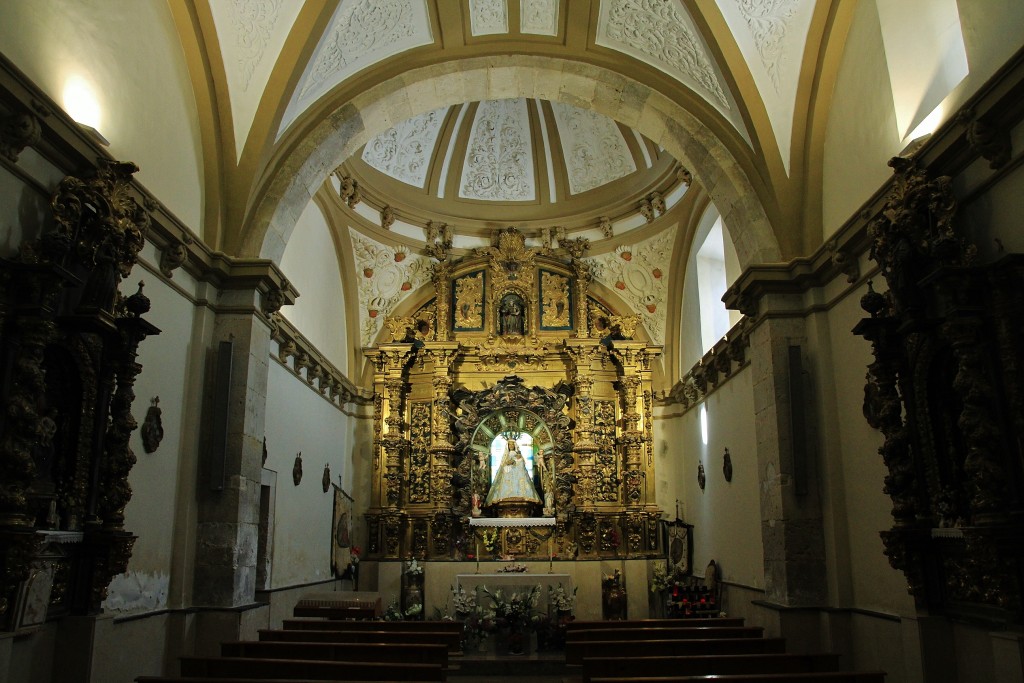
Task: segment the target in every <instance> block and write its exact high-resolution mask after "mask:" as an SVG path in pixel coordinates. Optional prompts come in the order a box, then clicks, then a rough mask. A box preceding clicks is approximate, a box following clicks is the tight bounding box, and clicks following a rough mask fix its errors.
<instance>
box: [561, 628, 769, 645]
mask: <svg viewBox="0 0 1024 683" xmlns="http://www.w3.org/2000/svg"><path fill="white" fill-rule="evenodd" d="M763 635H764V629H763V628H761V627H760V626H701V627H698V628H647V627H645V626H644V627H633V628H617V629H608V628H599V629H592V630H587V629H573V630H571V631H566V634H565V638H566V641H573V642H577V641H584V640H680V639H686V640H688V639H691V638H704V639H710V638H760V637H762V636H763Z"/></svg>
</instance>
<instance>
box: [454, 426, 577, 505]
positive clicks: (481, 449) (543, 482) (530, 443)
mask: <svg viewBox="0 0 1024 683" xmlns="http://www.w3.org/2000/svg"><path fill="white" fill-rule="evenodd" d="M510 439H511V440H514V441H515V442H516V443H517V444H518V446H519V450H520V452H521V453H522V454H523V459H524V460H525V461H526V470H527V473H528V474H529V475H530V480H531V482H532V484H533V487H534V490H535V491H536V493H537V495H538V497H540V498H541V500H543V499H544V498H545V496H546V494H547V493H548V492H549V491H550V492H551V494H552V500H551V507H550V508H549V510H551V512H549V513H547V514H551V513H553V509H554V484H555V470H556V468H557V463H556V460H557V459H556V458H555V457H553V453H554V448H555V439H554V437H553V436H552V434H551V430H550V429H549V428H548V425H547V423H546V422H544V419H543V418H542V417H541V416H540V415H538V414H537V413H535V412H533V411H532V410H529V409H527V408H501V409H498V410H495V411H492V412H491V413H490V414H489V415H487V416H486V417H484V418H483V419H482V420H480V423H479V424H478V425H477V427H476V430H474V432H473V437H472V438H471V439H470V444H469V450H470V451H471V457H472V459H473V464H472V466H471V468H470V487H471V490H472V493H473V494H475V495H476V496H478V500H479V501H486V500H487V497H488V494H489V493H490V487H491V484H493V483H494V480H495V476H496V474H497V471H498V468H499V467H500V466H501V462H502V459H503V458H504V455H505V452H506V451H505V443H506V442H507V441H508V440H510ZM474 512H475V511H474ZM484 514H487V511H484Z"/></svg>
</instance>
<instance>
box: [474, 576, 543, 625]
mask: <svg viewBox="0 0 1024 683" xmlns="http://www.w3.org/2000/svg"><path fill="white" fill-rule="evenodd" d="M481 590H483V592H484V594H486V595H487V596H488V597H489V598H490V599H491V601H492V602H493V603H494V608H493V612H494V621H495V623H496V624H497V626H498V627H499V628H501V627H504V628H507V629H509V630H512V631H516V630H521V629H522V628H523V627H524V626H526V625H527V624H529V623H530V618H531V616H532V615H533V610H534V608H535V607H536V606H537V600H538V598H539V597H540V586H533V588H531V589H530V591H529V592H527V593H512V594H510V595H508V596H506V595H505V594H504V593H503V592H502V590H501V589H500V588H499V589H498V590H496V591H494V592H493V593H492V592H491V591H490V590H489V589H488V588H487V587H486V586H484V587H483V588H481Z"/></svg>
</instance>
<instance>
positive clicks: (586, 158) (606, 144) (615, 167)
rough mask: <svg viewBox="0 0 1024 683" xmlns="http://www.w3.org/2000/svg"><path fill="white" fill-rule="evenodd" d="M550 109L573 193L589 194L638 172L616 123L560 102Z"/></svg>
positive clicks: (586, 110) (570, 189) (589, 111)
mask: <svg viewBox="0 0 1024 683" xmlns="http://www.w3.org/2000/svg"><path fill="white" fill-rule="evenodd" d="M551 109H552V111H553V112H554V114H555V121H556V122H557V123H558V134H559V139H560V140H561V143H562V154H563V155H564V156H565V167H566V171H567V173H568V176H569V191H570V192H572V193H573V194H579V193H581V192H586V191H587V190H592V189H594V188H595V187H600V186H601V185H604V184H606V183H610V182H612V181H613V180H616V179H618V178H621V177H622V176H625V175H629V174H630V173H632V172H633V171H635V170H636V163H635V162H634V161H633V156H632V155H631V154H630V151H629V146H628V145H627V144H626V140H625V139H624V138H623V137H622V132H621V131H620V130H619V127H618V126H617V125H615V122H614V121H612V120H611V119H609V118H608V117H607V116H601V115H600V114H598V113H596V112H594V111H592V110H589V109H579V108H577V107H573V106H571V105H567V104H562V103H560V102H552V103H551Z"/></svg>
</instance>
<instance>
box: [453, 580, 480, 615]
mask: <svg viewBox="0 0 1024 683" xmlns="http://www.w3.org/2000/svg"><path fill="white" fill-rule="evenodd" d="M452 607H454V608H455V614H472V613H473V612H476V609H477V604H476V594H475V593H467V592H466V589H465V588H463V587H462V586H458V587H455V586H452Z"/></svg>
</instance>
